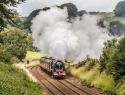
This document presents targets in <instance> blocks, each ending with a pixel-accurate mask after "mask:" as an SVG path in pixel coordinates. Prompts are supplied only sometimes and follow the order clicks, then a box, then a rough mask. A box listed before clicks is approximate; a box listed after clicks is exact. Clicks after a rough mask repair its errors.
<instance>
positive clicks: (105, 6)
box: [17, 0, 122, 16]
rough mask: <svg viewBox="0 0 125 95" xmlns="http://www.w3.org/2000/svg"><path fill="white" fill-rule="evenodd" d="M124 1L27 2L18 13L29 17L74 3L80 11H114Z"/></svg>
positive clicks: (55, 0)
mask: <svg viewBox="0 0 125 95" xmlns="http://www.w3.org/2000/svg"><path fill="white" fill-rule="evenodd" d="M119 1H122V0H26V2H25V3H22V4H20V5H19V6H18V8H17V10H18V12H19V13H20V14H21V15H23V16H27V15H29V13H30V12H31V11H33V10H35V9H41V8H43V7H47V6H54V5H57V4H58V5H60V4H63V3H69V2H71V3H74V4H75V5H76V6H77V8H78V9H79V10H87V11H106V12H107V11H113V9H114V8H115V6H116V4H117V3H118V2H119Z"/></svg>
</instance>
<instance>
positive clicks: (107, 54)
mask: <svg viewBox="0 0 125 95" xmlns="http://www.w3.org/2000/svg"><path fill="white" fill-rule="evenodd" d="M69 71H70V73H71V74H72V75H73V76H75V77H77V78H78V79H80V80H81V82H83V83H85V84H87V85H89V86H92V87H93V86H94V87H96V88H98V89H100V90H102V91H103V92H105V93H106V95H125V37H123V38H121V39H120V40H116V39H113V40H112V41H108V42H107V43H105V47H104V49H103V53H102V55H101V57H100V59H99V60H97V59H91V58H87V59H86V60H84V61H83V62H80V63H79V64H77V65H75V66H71V67H70V70H69Z"/></svg>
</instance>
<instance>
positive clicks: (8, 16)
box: [0, 0, 25, 31]
mask: <svg viewBox="0 0 125 95" xmlns="http://www.w3.org/2000/svg"><path fill="white" fill-rule="evenodd" d="M24 1H25V0H0V31H1V30H2V29H4V27H6V26H7V23H9V24H12V25H15V22H14V19H13V18H14V16H15V11H14V10H12V9H10V6H11V7H15V6H16V5H17V4H20V3H21V2H24Z"/></svg>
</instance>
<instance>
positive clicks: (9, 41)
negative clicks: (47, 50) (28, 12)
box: [0, 28, 35, 63]
mask: <svg viewBox="0 0 125 95" xmlns="http://www.w3.org/2000/svg"><path fill="white" fill-rule="evenodd" d="M27 50H35V48H34V47H33V41H32V38H31V36H30V35H28V34H27V33H26V32H25V31H24V30H20V29H17V28H9V29H8V30H6V31H2V32H1V33H0V57H1V58H0V59H1V61H2V62H5V63H12V61H14V62H16V61H17V62H18V59H19V60H22V59H23V58H25V56H26V51H27Z"/></svg>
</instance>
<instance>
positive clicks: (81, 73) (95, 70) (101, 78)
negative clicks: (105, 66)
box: [70, 61, 125, 95]
mask: <svg viewBox="0 0 125 95" xmlns="http://www.w3.org/2000/svg"><path fill="white" fill-rule="evenodd" d="M99 68H100V66H99V64H98V63H97V64H95V65H92V63H91V62H90V61H88V62H86V63H85V65H83V66H81V67H79V68H72V67H71V70H70V73H71V74H72V75H73V76H75V77H77V78H78V79H80V80H81V82H82V83H85V84H87V85H90V86H94V87H96V88H98V89H101V90H102V91H103V92H105V93H108V94H107V95H109V94H111V93H113V94H114V93H116V90H115V85H116V83H115V81H114V78H113V77H112V76H111V75H107V74H106V73H105V72H102V73H100V71H99ZM123 87H124V86H123ZM123 87H121V89H123ZM121 89H120V91H121ZM117 92H119V91H117ZM121 95H122V94H121ZM124 95H125V94H124Z"/></svg>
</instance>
